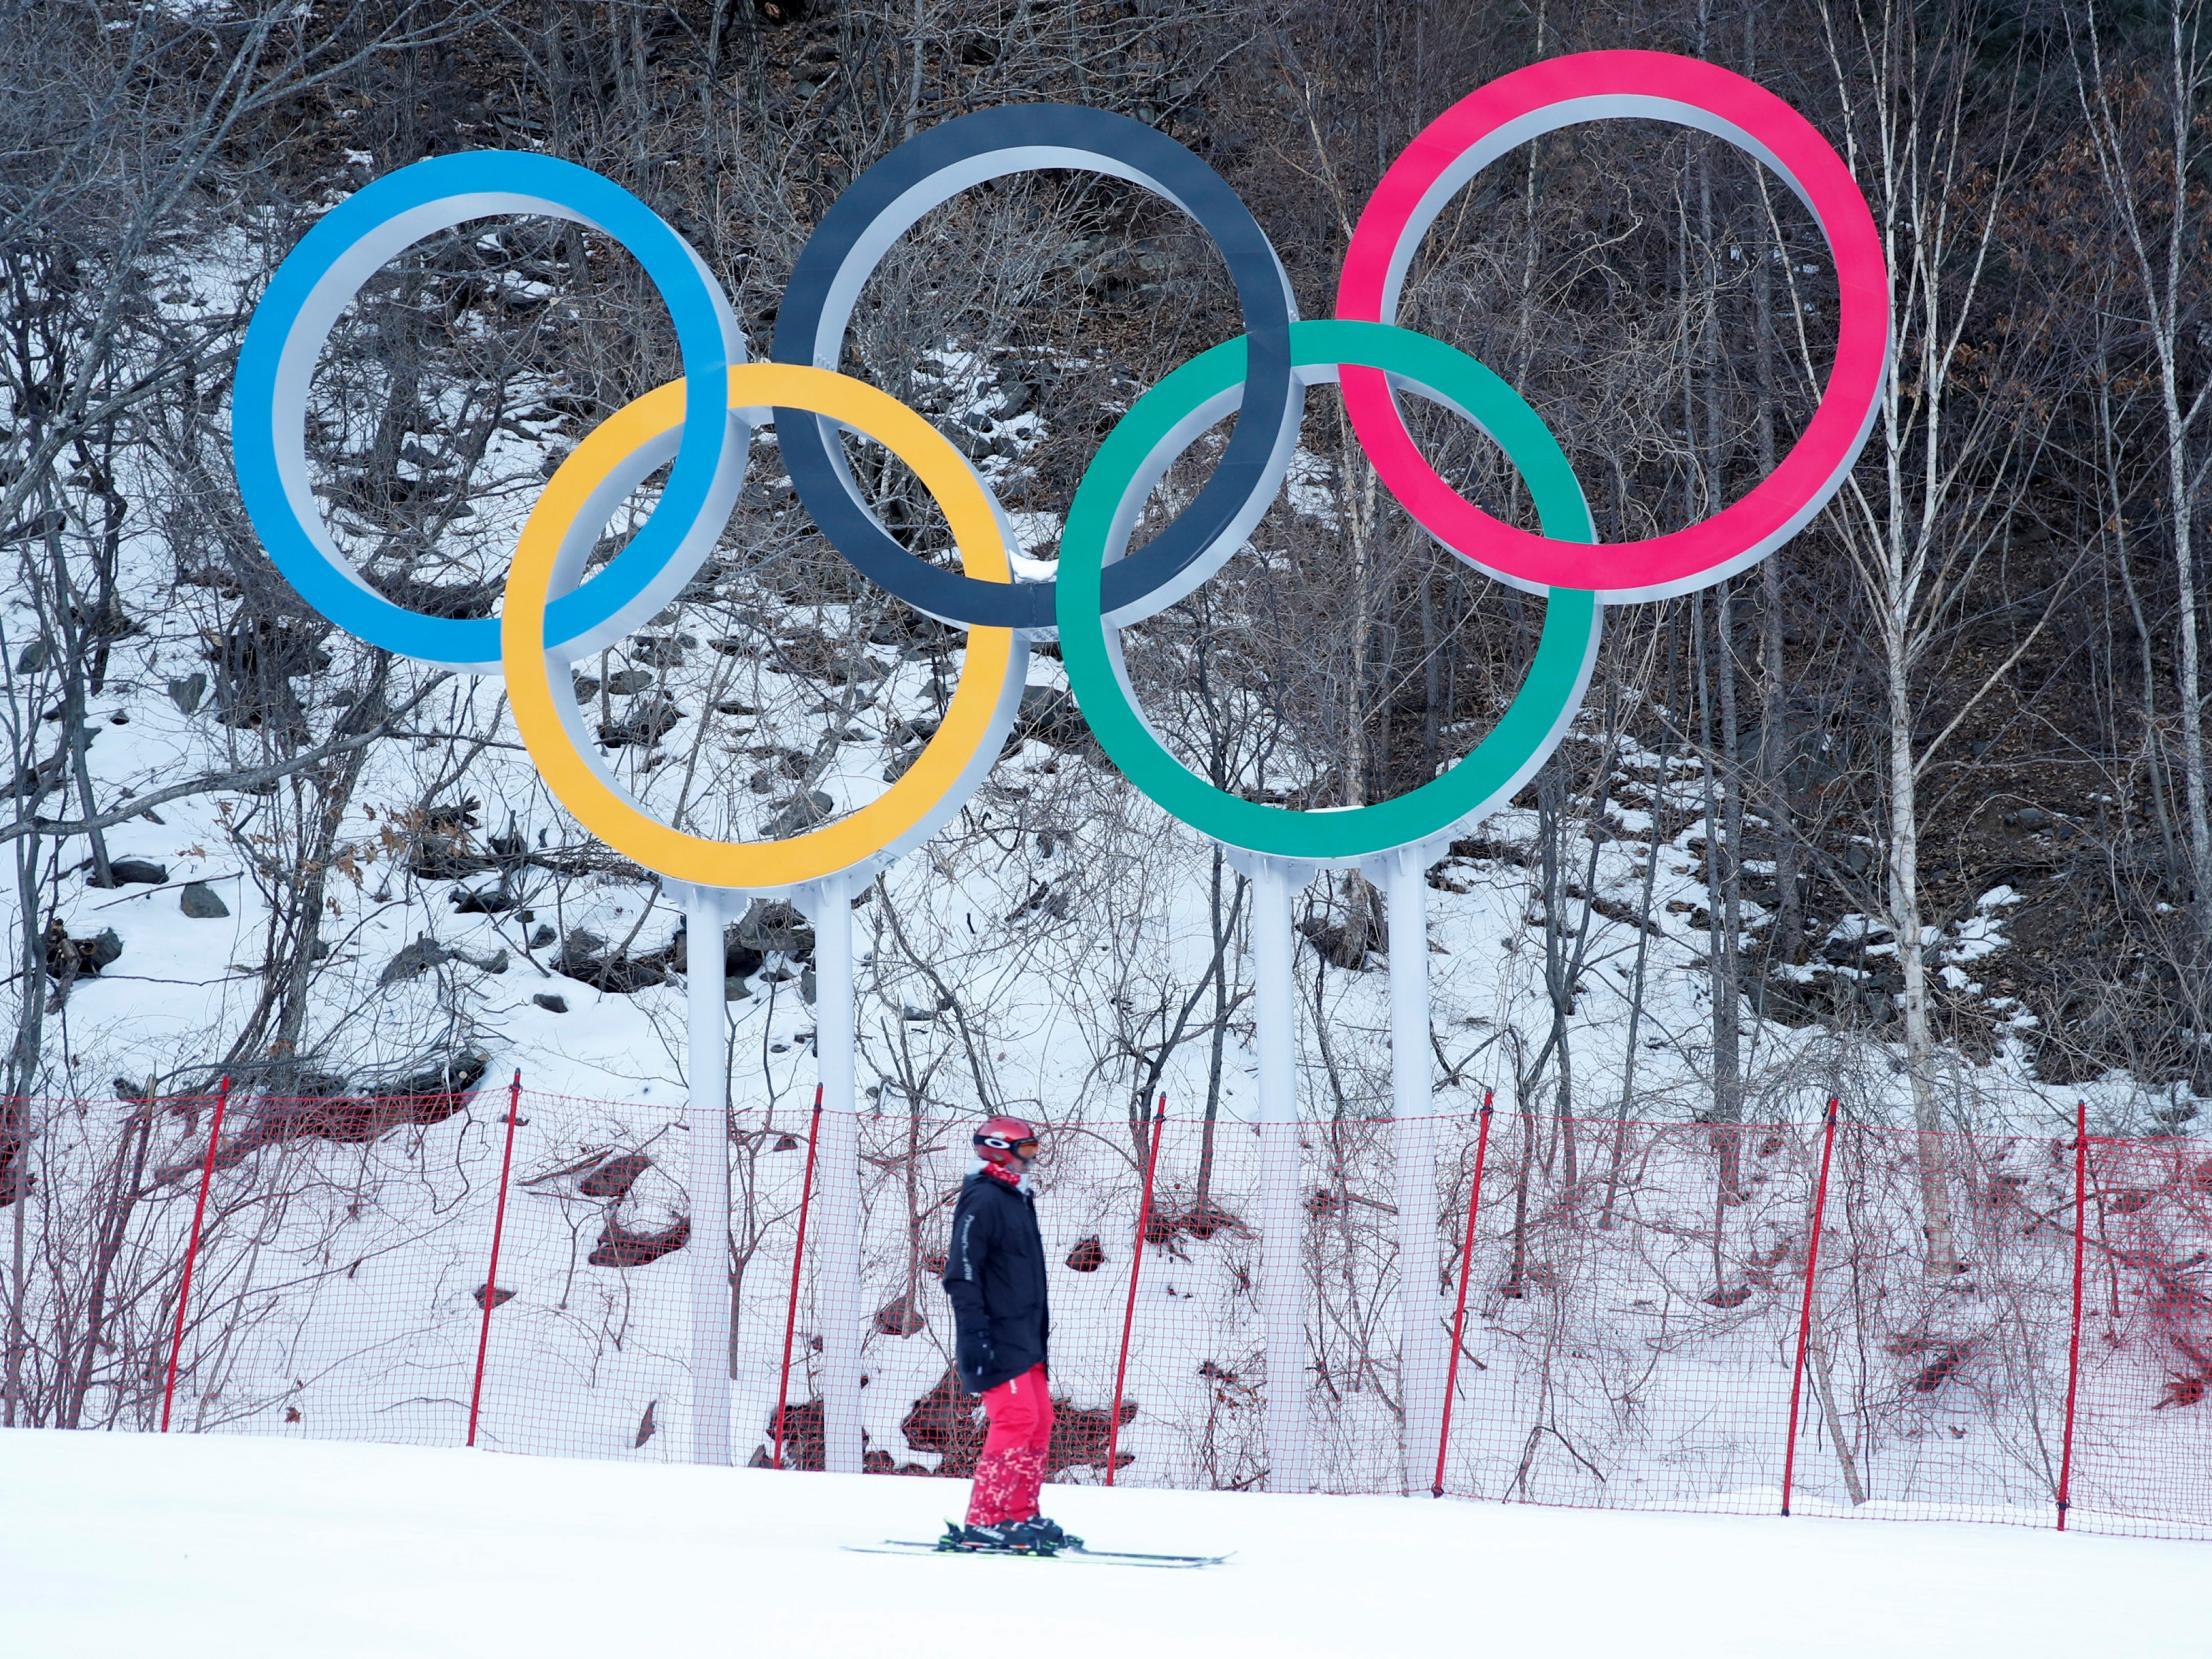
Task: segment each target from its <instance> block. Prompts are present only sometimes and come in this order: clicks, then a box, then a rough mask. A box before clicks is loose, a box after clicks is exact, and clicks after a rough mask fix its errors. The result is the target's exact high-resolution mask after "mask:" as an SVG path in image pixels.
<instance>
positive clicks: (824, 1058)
mask: <svg viewBox="0 0 2212 1659" xmlns="http://www.w3.org/2000/svg"><path fill="white" fill-rule="evenodd" d="M799 902H800V905H801V907H802V908H804V909H805V911H806V912H807V915H808V918H809V919H810V920H811V921H812V922H813V923H814V1056H815V1066H816V1069H817V1074H818V1076H819V1077H820V1079H821V1084H822V1142H821V1152H820V1159H821V1161H820V1164H819V1166H818V1169H819V1174H818V1176H817V1179H818V1181H819V1183H820V1185H819V1189H818V1191H817V1194H816V1198H815V1204H816V1208H815V1212H814V1214H815V1221H814V1225H815V1226H816V1227H817V1228H819V1229H820V1231H819V1232H818V1233H817V1234H816V1235H815V1236H816V1237H818V1238H819V1239H820V1240H821V1254H820V1256H819V1257H818V1258H817V1260H818V1261H819V1262H820V1263H821V1278H820V1279H819V1280H818V1281H817V1290H816V1295H817V1298H818V1299H819V1303H820V1306H821V1310H822V1315H821V1317H822V1431H823V1438H824V1442H825V1455H824V1467H825V1468H827V1469H828V1470H829V1471H830V1472H831V1473H832V1474H844V1475H857V1474H859V1473H860V1459H861V1446H862V1440H861V1431H860V1344H861V1322H862V1321H863V1320H864V1319H866V1318H867V1317H868V1313H869V1310H868V1309H867V1308H865V1307H863V1306H861V1303H862V1302H864V1301H865V1300H866V1296H865V1295H864V1294H863V1286H862V1284H861V1269H860V1119H859V1116H858V1113H859V1106H858V1103H857V1101H856V1099H855V1096H854V1090H853V1051H854V1045H855V1041H856V1038H855V1034H854V1030H853V880H852V875H851V873H850V872H845V871H841V872H839V873H838V874H836V875H834V876H827V877H825V878H823V879H822V880H821V881H819V882H816V883H814V884H813V885H811V886H809V887H807V888H806V889H804V890H803V891H802V892H801V893H800V895H799Z"/></svg>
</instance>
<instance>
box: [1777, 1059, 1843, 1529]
mask: <svg viewBox="0 0 2212 1659" xmlns="http://www.w3.org/2000/svg"><path fill="white" fill-rule="evenodd" d="M1827 1118H1828V1125H1827V1127H1826V1128H1825V1129H1823V1130H1822V1131H1821V1135H1820V1182H1819V1185H1817V1186H1816V1187H1815V1188H1814V1189H1813V1229H1812V1234H1811V1236H1810V1237H1808V1238H1807V1239H1806V1240H1805V1302H1804V1306H1803V1307H1801V1308H1800V1309H1799V1310H1798V1314H1797V1360H1796V1363H1794V1364H1793V1365H1792V1366H1791V1367H1790V1437H1789V1443H1788V1444H1787V1445H1786V1446H1785V1447H1784V1448H1783V1450H1782V1513H1783V1514H1785V1515H1787V1514H1788V1513H1789V1512H1790V1482H1791V1480H1792V1478H1793V1477H1794V1476H1795V1475H1796V1473H1797V1406H1798V1398H1799V1395H1800V1394H1801V1393H1802V1391H1803V1389H1804V1386H1805V1344H1806V1343H1807V1342H1808V1341H1810V1340H1811V1338H1812V1334H1813V1275H1814V1274H1815V1273H1817V1272H1818V1271H1819V1270H1820V1222H1821V1217H1822V1215H1823V1214H1825V1213H1826V1211H1827V1208H1828V1157H1829V1154H1830V1153H1832V1152H1834V1151H1835V1149H1836V1097H1835V1096H1834V1095H1830V1096H1829V1097H1828V1111H1827Z"/></svg>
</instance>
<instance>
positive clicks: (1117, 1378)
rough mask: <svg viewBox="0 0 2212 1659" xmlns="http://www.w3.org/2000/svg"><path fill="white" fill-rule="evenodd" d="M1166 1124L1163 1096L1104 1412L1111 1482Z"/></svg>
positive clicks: (1156, 1115)
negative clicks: (1107, 1406)
mask: <svg viewBox="0 0 2212 1659" xmlns="http://www.w3.org/2000/svg"><path fill="white" fill-rule="evenodd" d="M1166 1124H1167V1096H1166V1095H1164V1094H1163V1095H1162V1096H1160V1103H1159V1105H1157V1106H1155V1107H1154V1108H1153V1109H1152V1150H1151V1151H1150V1152H1148V1153H1147V1154H1145V1160H1144V1196H1143V1197H1142V1198H1141V1199H1139V1200H1138V1201H1137V1240H1136V1243H1135V1244H1133V1245H1131V1246H1130V1249H1129V1305H1128V1306H1127V1307H1125V1308H1124V1309H1122V1314H1121V1357H1120V1358H1119V1359H1117V1360H1115V1361H1114V1407H1113V1410H1112V1411H1110V1412H1108V1413H1107V1416H1106V1484H1107V1485H1108V1486H1111V1485H1113V1484H1114V1453H1115V1451H1116V1450H1117V1449H1118V1448H1119V1447H1120V1445H1121V1385H1122V1381H1123V1379H1124V1378H1126V1377H1127V1376H1128V1375H1129V1331H1130V1327H1131V1326H1133V1325H1134V1324H1135V1323H1136V1320H1137V1272H1138V1270H1139V1269H1140V1268H1142V1267H1143V1266H1144V1235H1145V1232H1146V1231H1147V1229H1149V1228H1150V1227H1151V1225H1152V1172H1153V1170H1154V1169H1156V1168H1157V1167H1158V1166H1159V1162H1160V1131H1161V1129H1162V1128H1164V1127H1165V1126H1166Z"/></svg>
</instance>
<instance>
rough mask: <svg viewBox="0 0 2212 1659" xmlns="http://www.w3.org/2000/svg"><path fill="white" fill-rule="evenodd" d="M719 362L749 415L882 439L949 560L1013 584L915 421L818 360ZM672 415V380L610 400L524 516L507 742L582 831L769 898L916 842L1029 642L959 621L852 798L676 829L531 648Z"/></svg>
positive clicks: (981, 518)
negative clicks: (621, 770)
mask: <svg viewBox="0 0 2212 1659" xmlns="http://www.w3.org/2000/svg"><path fill="white" fill-rule="evenodd" d="M729 372H730V383H729V406H730V409H731V410H732V411H733V412H737V411H745V412H746V413H747V414H748V416H749V418H751V419H753V420H754V422H755V423H756V424H758V423H759V422H761V421H764V420H766V419H767V418H768V416H769V411H770V409H772V408H784V409H803V410H806V411H808V412H809V413H812V414H817V415H823V416H826V417H828V418H829V419H831V420H833V421H836V422H837V423H838V424H839V425H841V426H843V427H846V428H847V429H848V430H850V431H853V432H855V433H858V434H860V435H861V436H863V437H868V438H873V439H874V440H875V441H876V442H878V443H880V444H882V445H883V446H884V448H886V449H888V450H889V451H890V452H891V453H892V454H893V455H896V456H897V457H898V458H899V459H900V460H901V461H903V462H905V463H906V464H907V465H908V466H909V467H911V468H912V469H913V470H914V473H915V475H916V476H917V477H918V478H919V479H920V480H921V482H922V487H923V488H924V489H926V490H928V491H929V493H930V494H931V496H933V497H934V498H935V499H936V501H937V504H938V506H939V508H940V509H941V510H942V511H943V513H944V515H945V520H946V523H947V524H948V525H949V526H950V528H951V531H952V538H953V543H954V545H955V547H957V548H958V550H959V553H960V565H961V569H962V570H963V571H964V572H965V573H966V574H968V575H970V576H974V577H979V578H981V579H982V580H984V581H990V582H1011V581H1012V580H1013V572H1012V570H1011V568H1010V565H1009V562H1008V557H1007V547H1008V545H1009V538H1008V537H1007V535H1006V533H1005V530H1004V528H1003V526H1002V525H1001V524H1000V523H999V520H998V516H997V514H996V512H995V511H994V509H993V507H992V504H991V500H990V496H989V494H988V492H987V491H986V490H985V489H984V487H983V484H982V482H981V480H980V479H978V478H977V477H976V475H975V472H974V470H973V468H972V467H970V465H969V464H968V461H967V459H966V457H964V456H963V455H961V453H960V452H959V451H958V450H957V449H955V448H953V446H952V445H951V444H950V443H948V442H947V441H946V440H945V438H944V437H943V436H942V435H941V434H940V433H938V432H937V431H936V430H935V429H934V428H933V427H931V426H930V425H929V423H928V422H927V421H925V420H924V419H923V418H922V417H921V416H920V415H918V414H916V413H915V412H914V411H913V410H911V409H909V408H907V407H906V406H905V405H904V404H901V403H899V402H898V401H896V400H895V399H893V398H892V397H890V396H889V395H888V394H886V393H884V392H880V391H878V390H876V388H874V387H873V386H869V385H866V384H863V383H862V382H860V381H858V380H854V379H851V378H850V377H848V376H846V375H842V374H838V373H835V372H834V371H832V370H829V369H818V368H811V367H805V366H801V365H797V364H788V363H740V364H736V365H733V366H732V367H731V369H730V371H729ZM683 419H684V382H683V381H681V380H674V381H670V382H669V383H668V384H666V385H664V386H660V387H657V388H655V389H654V390H653V391H650V392H648V393H646V394H645V395H644V396H643V397H641V398H639V399H637V400H636V401H635V402H634V403H630V404H628V405H626V406H624V407H623V408H621V409H619V410H617V411H616V412H615V413H614V414H613V415H611V416H609V417H608V418H607V420H606V421H604V422H603V423H602V424H601V425H600V426H599V427H597V428H596V429H595V430H594V431H593V432H592V433H591V434H590V436H588V437H586V438H585V439H584V441H583V442H582V443H581V444H579V445H578V446H577V448H576V450H575V453H573V454H572V455H570V456H569V457H568V459H567V460H566V461H564V462H562V463H561V466H560V470H559V471H557V472H555V473H554V474H553V477H552V479H551V481H550V482H548V484H547V485H546V488H545V493H544V495H543V496H541V497H540V498H539V500H538V504H537V506H536V507H535V508H534V509H533V510H532V511H531V514H530V519H529V522H528V523H527V524H525V525H524V526H523V531H522V539H521V542H520V543H519V545H518V546H517V547H516V549H515V562H514V566H513V568H512V570H510V571H509V573H508V576H507V593H506V605H505V608H504V610H503V612H502V614H501V618H500V629H499V645H500V657H501V661H502V662H503V664H504V666H505V669H506V676H507V690H508V695H509V697H510V698H511V699H512V706H513V708H514V714H515V724H516V725H517V726H518V727H519V728H520V729H521V732H522V741H523V743H524V745H525V746H526V747H527V748H528V749H529V751H530V756H531V759H533V760H534V761H536V762H537V766H538V771H539V772H540V774H541V775H542V776H543V777H544V779H545V782H546V786H547V787H548V788H549V789H551V790H552V791H553V794H554V797H555V798H556V799H557V800H559V801H560V803H561V804H562V805H563V806H565V807H567V808H568V810H569V811H570V812H571V813H572V814H574V815H575V817H576V819H577V820H578V822H580V823H581V824H582V825H583V826H584V828H586V829H587V830H589V831H590V832H591V833H592V834H594V835H596V836H597V837H598V838H599V839H600V840H601V841H604V842H605V843H606V844H607V845H608V846H610V847H612V848H614V849H615V850H616V851H617V852H620V853H623V854H625V855H627V856H628V857H630V858H633V859H635V860H636V861H637V862H638V863H640V864H642V865H644V866H645V867H646V868H647V869H649V870H657V871H659V872H660V873H661V874H663V875H666V876H672V877H674V878H676V879H677V880H679V881H688V882H692V883H695V884H697V885H700V886H704V887H721V888H742V889H749V890H751V891H753V892H756V893H757V892H763V891H769V892H773V891H778V890H782V889H788V888H791V887H796V886H800V885H803V884H805V883H807V882H811V881H818V880H820V879H822V878H823V877H826V876H830V875H834V874H837V873H838V872H840V871H844V870H850V869H854V868H856V867H859V866H862V865H867V864H871V863H875V862H879V861H881V860H885V859H889V858H891V857H893V856H894V855H896V854H897V853H899V852H901V851H903V850H904V849H905V848H907V847H910V846H913V845H915V844H916V843H918V842H920V841H922V840H924V839H926V838H927V837H928V836H929V835H930V834H931V833H932V832H933V831H934V830H935V829H936V828H937V827H938V826H939V825H940V824H941V823H943V822H944V820H945V819H946V818H948V817H949V816H950V815H951V814H952V813H953V812H954V811H956V810H957V809H958V808H959V806H960V803H961V802H962V801H963V800H964V799H965V798H966V796H967V793H968V788H969V786H970V785H971V784H972V783H974V782H975V781H977V780H979V779H980V778H981V776H982V775H983V773H984V772H986V771H987V770H988V769H989V768H990V766H991V763H992V762H993V761H995V760H996V759H997V758H998V754H999V750H1000V748H1001V747H1002V746H1003V744H1004V742H1005V737H1006V732H1007V729H1008V726H1009V725H1010V723H1011V721H1012V718H1013V713H1014V710H1015V708H1016V706H1017V705H1018V704H1019V702H1020V700H1021V688H1022V684H1023V681H1024V679H1025V678H1026V666H1027V659H1028V646H1027V644H1026V643H1025V642H1024V641H1022V640H1021V639H1019V638H1017V636H1016V635H1015V633H1014V631H1013V630H1011V629H1008V628H971V629H969V630H968V650H967V660H966V662H965V663H964V664H963V666H962V669H961V673H960V679H959V681H958V683H957V684H956V685H955V686H954V688H953V694H952V699H951V701H950V702H949V703H948V704H947V705H946V708H945V713H944V718H943V720H942V721H941V722H940V723H939V725H938V728H937V730H936V732H935V733H934V734H933V735H932V736H931V738H930V740H929V742H928V744H927V746H926V747H924V749H923V750H922V752H921V754H920V755H918V756H916V757H915V760H914V763H913V764H912V765H911V766H909V767H908V768H907V769H906V771H905V772H904V773H903V774H902V775H901V776H900V777H899V779H898V781H897V782H896V783H894V784H892V785H891V787H890V788H889V789H887V790H885V791H884V793H883V794H882V795H880V796H878V797H877V798H876V799H875V800H873V801H871V802H869V803H868V804H867V805H866V806H863V807H860V808H858V809H856V810H855V811H853V812H850V813H848V814H846V815H845V816H844V817H842V818H839V819H836V820H834V821H832V822H830V823H828V824H824V825H822V826H821V827H820V828H818V829H813V830H809V831H807V832H806V833H805V834H803V835H794V836H789V837H786V838H785V839H783V840H778V841H718V840H714V839H712V838H711V837H707V836H699V835H691V834H687V833H685V832H684V831H682V830H679V829H676V828H675V827H674V826H672V825H669V824H663V823H661V822H660V821H659V820H657V819H655V818H653V817H651V816H650V815H648V814H647V813H646V812H645V811H644V810H643V809H642V808H641V807H639V805H638V804H637V803H636V802H635V801H634V800H632V799H631V798H630V796H629V794H628V793H627V792H626V791H625V790H623V789H622V787H621V786H620V785H618V784H617V783H615V781H614V780H613V778H612V777H610V776H609V775H608V774H607V772H606V771H605V769H604V768H603V767H602V766H601V764H600V762H599V760H598V758H597V756H596V755H595V754H594V753H593V744H592V742H591V740H590V739H589V738H588V737H587V735H586V734H585V731H584V726H583V715H582V712H581V711H580V710H579V709H578V707H577V703H576V697H575V692H574V682H573V681H572V680H571V679H570V677H569V672H568V670H569V664H568V660H567V658H566V657H565V656H563V654H562V653H561V652H560V651H559V650H548V649H547V648H546V609H547V607H548V606H549V605H550V604H551V603H552V600H553V598H554V597H555V595H556V590H558V591H560V592H566V591H569V590H570V589H572V588H573V587H575V586H577V585H578V583H579V581H580V579H581V576H582V573H583V564H584V560H585V557H586V555H588V554H589V553H590V551H591V548H592V546H593V544H594V543H595V542H596V541H597V540H598V538H599V536H600V534H601V532H602V531H603V530H604V528H605V526H606V522H607V519H608V518H609V517H610V516H611V515H612V513H613V510H614V508H615V507H616V506H617V505H618V504H619V503H620V501H621V500H622V499H623V497H625V496H627V495H628V494H629V492H630V490H631V489H632V488H634V487H635V485H636V484H637V483H638V482H639V481H640V480H641V479H642V478H643V477H644V476H645V475H646V474H647V473H648V472H650V471H651V470H652V467H653V466H655V465H657V464H658V463H659V461H660V460H663V459H665V458H666V456H667V454H668V453H671V452H672V448H671V445H672V441H673V435H674V434H675V433H676V432H677V431H678V429H679V428H680V427H681V426H682V424H683ZM556 686H558V687H559V688H560V689H559V690H556V689H555V688H556Z"/></svg>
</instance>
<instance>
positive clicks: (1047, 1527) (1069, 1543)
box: [1022, 1515, 1083, 1550]
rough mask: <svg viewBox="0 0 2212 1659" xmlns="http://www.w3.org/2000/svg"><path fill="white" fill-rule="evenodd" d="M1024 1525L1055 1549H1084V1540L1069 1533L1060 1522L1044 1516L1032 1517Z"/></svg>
mask: <svg viewBox="0 0 2212 1659" xmlns="http://www.w3.org/2000/svg"><path fill="white" fill-rule="evenodd" d="M1022 1525H1024V1526H1026V1527H1029V1528H1031V1529H1032V1530H1033V1532H1034V1533H1035V1535H1036V1536H1037V1537H1038V1538H1040V1539H1042V1540H1043V1541H1044V1542H1045V1543H1046V1544H1048V1545H1049V1546H1050V1547H1051V1548H1053V1549H1056V1550H1079V1549H1081V1548H1082V1547H1083V1540H1082V1539H1080V1538H1078V1537H1076V1535H1075V1534H1074V1533H1072V1532H1070V1531H1068V1530H1067V1528H1065V1527H1063V1526H1062V1525H1061V1524H1060V1523H1059V1522H1058V1521H1054V1520H1050V1519H1048V1518H1047V1517H1045V1516H1043V1515H1032V1516H1030V1518H1029V1519H1028V1520H1027V1521H1024V1522H1023V1523H1022Z"/></svg>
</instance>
